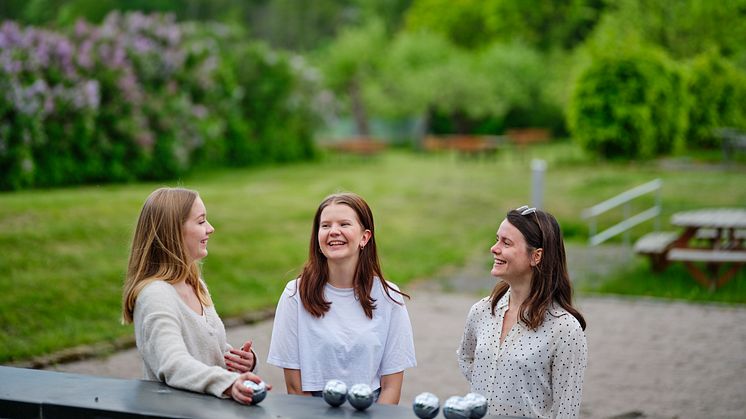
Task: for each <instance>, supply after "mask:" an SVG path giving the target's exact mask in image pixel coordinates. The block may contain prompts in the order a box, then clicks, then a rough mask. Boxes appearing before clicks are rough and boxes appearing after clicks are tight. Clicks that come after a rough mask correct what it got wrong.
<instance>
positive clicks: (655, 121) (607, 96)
mask: <svg viewBox="0 0 746 419" xmlns="http://www.w3.org/2000/svg"><path fill="white" fill-rule="evenodd" d="M687 108H688V96H687V93H686V90H685V83H684V78H683V75H682V71H681V70H679V68H678V67H677V66H676V64H675V63H673V62H672V61H671V60H669V59H668V58H667V57H666V56H665V55H664V54H663V53H661V52H659V51H657V50H652V49H647V48H644V47H639V48H636V49H633V50H624V49H622V50H615V51H614V53H613V54H600V55H598V56H596V57H594V58H593V61H592V63H591V64H590V65H589V67H588V68H587V69H586V70H585V71H584V72H583V73H582V74H581V75H580V77H579V79H578V82H577V84H576V86H575V90H574V92H573V97H572V99H571V103H570V106H569V112H568V125H569V127H570V129H571V131H572V133H573V136H574V138H575V139H576V140H577V141H579V142H580V144H581V145H582V146H583V147H584V148H586V149H587V150H589V151H592V152H595V153H597V154H599V155H601V156H603V157H606V158H636V157H639V158H650V157H654V156H656V155H660V154H664V153H668V152H670V151H672V150H673V149H674V148H676V149H680V148H682V147H683V146H684V133H685V132H686V128H687V121H688V120H687Z"/></svg>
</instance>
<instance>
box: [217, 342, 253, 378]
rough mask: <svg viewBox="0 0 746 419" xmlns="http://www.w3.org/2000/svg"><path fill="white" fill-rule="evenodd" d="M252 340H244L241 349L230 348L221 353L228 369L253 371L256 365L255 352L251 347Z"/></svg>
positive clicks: (243, 371) (239, 371)
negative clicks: (226, 351) (223, 353)
mask: <svg viewBox="0 0 746 419" xmlns="http://www.w3.org/2000/svg"><path fill="white" fill-rule="evenodd" d="M251 345H252V341H250V340H249V341H246V343H244V344H243V346H242V347H241V349H235V348H232V349H231V350H230V351H228V353H226V354H225V355H223V357H224V358H225V366H226V367H227V368H228V371H232V372H237V373H241V374H243V373H245V372H250V371H254V366H255V365H256V354H254V351H253V350H252V349H251Z"/></svg>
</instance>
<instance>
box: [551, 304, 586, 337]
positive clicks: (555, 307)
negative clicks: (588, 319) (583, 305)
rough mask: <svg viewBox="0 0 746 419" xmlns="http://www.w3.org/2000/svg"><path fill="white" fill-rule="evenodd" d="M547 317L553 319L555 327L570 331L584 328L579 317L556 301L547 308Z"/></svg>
mask: <svg viewBox="0 0 746 419" xmlns="http://www.w3.org/2000/svg"><path fill="white" fill-rule="evenodd" d="M546 318H547V319H550V320H551V321H552V324H553V325H554V327H556V328H559V329H562V330H563V331H568V332H570V331H574V330H578V329H580V330H582V329H583V327H582V326H581V325H580V322H579V321H578V319H576V318H575V316H573V315H572V313H570V312H569V311H567V310H566V309H565V308H564V307H562V306H560V305H559V304H556V303H555V304H552V306H550V307H549V309H547V317H546Z"/></svg>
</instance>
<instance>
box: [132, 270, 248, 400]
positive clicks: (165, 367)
mask: <svg viewBox="0 0 746 419" xmlns="http://www.w3.org/2000/svg"><path fill="white" fill-rule="evenodd" d="M203 285H204V283H203ZM205 289H206V288H205ZM203 312H204V313H203V315H202V316H200V315H199V314H197V313H195V312H194V310H192V309H191V308H189V306H187V305H186V303H184V301H183V300H182V299H181V297H180V296H179V294H178V292H177V291H176V289H175V288H174V287H173V286H171V285H170V284H168V283H166V282H163V281H153V282H152V283H150V284H148V285H147V286H145V288H143V289H142V291H141V292H140V295H138V296H137V300H136V301H135V310H134V323H135V339H136V341H137V349H138V351H139V352H140V356H142V360H143V375H144V378H145V379H146V380H157V381H161V382H165V383H166V384H168V385H169V386H171V387H176V388H180V389H185V390H191V391H195V392H199V393H209V394H212V395H214V396H217V397H226V396H225V395H224V394H223V391H225V390H226V389H227V388H228V387H230V386H231V385H232V384H233V382H234V381H235V380H236V379H237V378H238V375H239V374H238V373H234V372H230V371H228V370H227V369H225V368H226V367H225V360H224V359H223V354H224V353H226V352H227V351H228V350H229V348H230V345H228V343H227V341H226V337H225V327H224V326H223V322H222V321H221V320H220V317H218V314H217V312H216V311H215V307H214V306H209V307H205V308H204V310H203Z"/></svg>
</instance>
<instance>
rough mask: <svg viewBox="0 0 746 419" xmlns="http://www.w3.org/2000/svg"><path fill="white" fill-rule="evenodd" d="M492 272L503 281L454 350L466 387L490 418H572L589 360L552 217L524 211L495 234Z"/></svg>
mask: <svg viewBox="0 0 746 419" xmlns="http://www.w3.org/2000/svg"><path fill="white" fill-rule="evenodd" d="M490 251H491V252H492V255H493V259H494V262H493V265H492V271H491V274H492V276H494V277H497V278H499V279H501V280H499V281H498V283H497V285H496V286H495V288H494V289H493V291H492V294H491V295H490V296H489V297H485V298H483V299H482V300H480V301H479V302H477V303H476V304H474V305H473V306H472V308H471V310H470V311H469V316H468V318H467V321H466V326H465V328H464V335H463V337H462V340H461V345H460V347H459V349H458V352H457V354H458V361H459V366H460V367H461V372H462V373H463V374H464V376H466V379H467V380H468V381H469V383H470V384H471V390H472V391H473V392H475V393H480V394H482V395H483V396H485V397H486V398H487V401H488V403H489V413H490V414H493V415H510V416H524V417H537V418H575V417H578V415H579V413H580V400H581V395H582V391H583V376H584V373H585V368H586V364H587V358H588V349H587V342H586V337H585V332H584V330H585V319H584V318H583V316H582V315H581V314H580V312H578V310H577V309H575V308H574V307H573V305H572V286H571V283H570V278H569V275H568V273H567V261H566V258H565V245H564V242H563V239H562V232H561V230H560V227H559V224H558V223H557V220H556V219H555V218H554V216H552V215H551V214H549V213H548V212H544V211H541V210H538V209H535V208H528V207H527V206H524V207H521V208H518V209H515V210H512V211H509V212H508V214H507V216H506V218H505V220H503V222H502V223H501V224H500V227H499V229H498V230H497V242H496V243H495V244H494V245H493V246H492V248H491V249H490Z"/></svg>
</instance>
